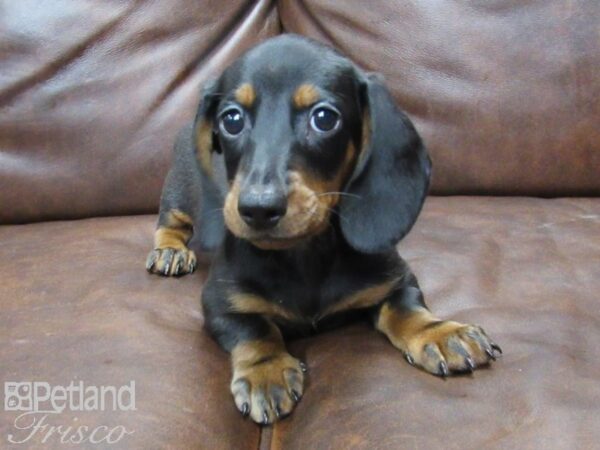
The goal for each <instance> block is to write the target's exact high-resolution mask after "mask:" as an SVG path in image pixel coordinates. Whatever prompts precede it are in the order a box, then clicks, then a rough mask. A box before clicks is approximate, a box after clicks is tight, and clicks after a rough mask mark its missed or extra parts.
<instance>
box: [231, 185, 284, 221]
mask: <svg viewBox="0 0 600 450" xmlns="http://www.w3.org/2000/svg"><path fill="white" fill-rule="evenodd" d="M286 211H287V196H286V194H285V192H283V190H281V189H276V188H275V187H274V186H269V185H267V186H251V187H250V188H248V189H244V190H243V191H242V192H241V193H240V197H239V200H238V212H239V214H240V217H241V218H242V220H243V221H244V222H246V224H247V225H248V226H250V227H251V228H253V229H255V230H268V229H270V228H274V227H275V226H276V225H277V224H278V223H279V221H280V220H281V219H282V218H283V216H285V213H286Z"/></svg>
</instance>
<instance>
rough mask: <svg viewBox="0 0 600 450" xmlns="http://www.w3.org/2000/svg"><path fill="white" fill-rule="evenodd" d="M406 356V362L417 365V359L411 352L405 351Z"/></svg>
mask: <svg viewBox="0 0 600 450" xmlns="http://www.w3.org/2000/svg"><path fill="white" fill-rule="evenodd" d="M404 358H405V359H406V362H407V363H409V364H410V365H411V366H414V365H415V360H414V358H413V357H412V356H411V355H410V353H405V354H404Z"/></svg>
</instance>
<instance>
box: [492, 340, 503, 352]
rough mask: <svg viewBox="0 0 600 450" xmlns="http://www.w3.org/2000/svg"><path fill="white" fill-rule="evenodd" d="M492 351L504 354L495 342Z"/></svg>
mask: <svg viewBox="0 0 600 450" xmlns="http://www.w3.org/2000/svg"><path fill="white" fill-rule="evenodd" d="M491 345H492V349H494V350H496V351H497V352H498V353H500V354H502V349H501V348H500V346H499V345H498V344H496V343H494V342H492V344H491Z"/></svg>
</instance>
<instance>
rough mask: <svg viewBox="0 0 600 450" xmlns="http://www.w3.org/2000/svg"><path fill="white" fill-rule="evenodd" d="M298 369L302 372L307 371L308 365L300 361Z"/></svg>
mask: <svg viewBox="0 0 600 450" xmlns="http://www.w3.org/2000/svg"><path fill="white" fill-rule="evenodd" d="M300 370H302V372H306V371H308V366H307V365H306V363H304V362H302V361H300Z"/></svg>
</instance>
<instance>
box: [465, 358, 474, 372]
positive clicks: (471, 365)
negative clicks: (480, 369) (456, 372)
mask: <svg viewBox="0 0 600 450" xmlns="http://www.w3.org/2000/svg"><path fill="white" fill-rule="evenodd" d="M465 362H466V363H467V371H468V372H471V373H473V371H474V370H475V361H473V358H471V357H470V356H467V357H466V358H465Z"/></svg>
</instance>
